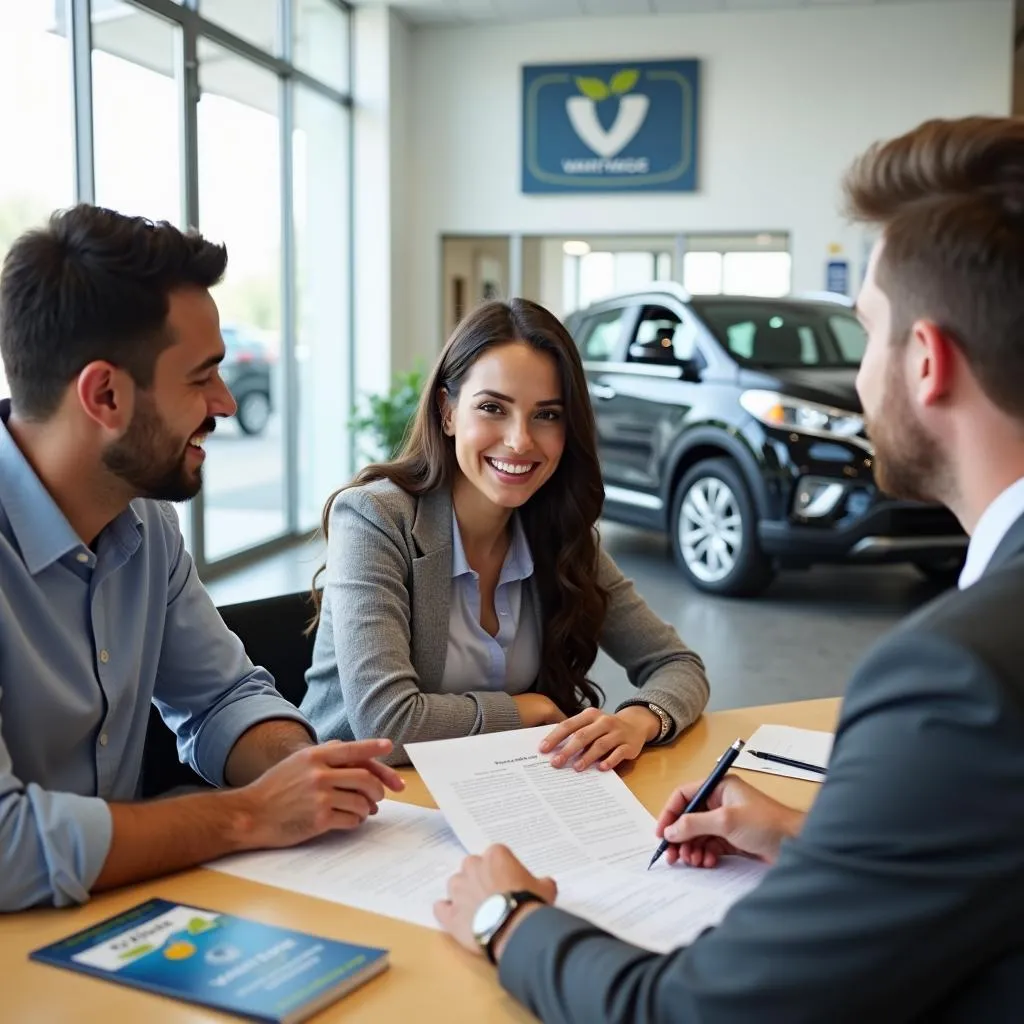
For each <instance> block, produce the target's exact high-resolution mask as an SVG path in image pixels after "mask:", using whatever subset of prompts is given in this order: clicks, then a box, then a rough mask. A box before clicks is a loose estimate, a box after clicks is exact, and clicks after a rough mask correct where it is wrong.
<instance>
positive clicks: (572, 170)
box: [523, 60, 700, 192]
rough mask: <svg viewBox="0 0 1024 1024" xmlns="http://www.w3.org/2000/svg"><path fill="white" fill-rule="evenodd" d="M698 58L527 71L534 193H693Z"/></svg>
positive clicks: (528, 172) (526, 138)
mask: <svg viewBox="0 0 1024 1024" xmlns="http://www.w3.org/2000/svg"><path fill="white" fill-rule="evenodd" d="M699 85H700V65H699V63H698V61H695V60H662V61H624V62H622V63H619V64H557V65H551V64H547V65H543V66H536V65H535V66H531V67H524V68H523V191H524V192H692V191H694V189H696V187H697V107H698V98H699Z"/></svg>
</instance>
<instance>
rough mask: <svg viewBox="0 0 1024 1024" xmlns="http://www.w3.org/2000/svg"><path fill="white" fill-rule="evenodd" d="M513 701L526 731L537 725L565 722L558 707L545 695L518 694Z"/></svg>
mask: <svg viewBox="0 0 1024 1024" xmlns="http://www.w3.org/2000/svg"><path fill="white" fill-rule="evenodd" d="M512 699H513V700H514V701H515V702H516V710H517V711H518V712H519V718H520V719H521V720H522V723H523V728H524V729H530V728H532V727H533V726H536V725H554V724H555V723H556V722H562V721H564V720H565V715H564V714H563V713H562V711H561V709H560V708H559V707H558V705H557V704H556V703H555V702H554V701H553V700H552V699H551V698H550V697H545V696H544V694H543V693H518V694H516V695H515V696H514V697H513V698H512Z"/></svg>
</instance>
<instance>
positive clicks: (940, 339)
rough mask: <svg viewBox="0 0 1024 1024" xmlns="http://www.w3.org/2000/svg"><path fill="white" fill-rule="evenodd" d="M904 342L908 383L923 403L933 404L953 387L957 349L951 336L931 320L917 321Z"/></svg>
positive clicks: (957, 358)
mask: <svg viewBox="0 0 1024 1024" xmlns="http://www.w3.org/2000/svg"><path fill="white" fill-rule="evenodd" d="M907 344H908V351H907V352H906V353H905V355H906V358H907V361H908V366H907V373H908V375H909V376H908V380H909V382H910V385H911V387H912V388H913V389H914V391H915V393H916V394H917V397H918V400H919V401H920V402H921V404H922V405H925V406H929V405H934V404H935V403H936V402H939V401H941V400H942V399H943V398H946V397H947V396H948V395H949V393H950V392H951V391H952V390H953V383H954V378H955V375H956V366H957V361H958V360H959V359H960V352H959V350H958V349H957V346H956V343H955V342H954V341H953V339H952V338H951V337H950V336H949V335H948V334H947V333H946V332H945V331H943V330H942V328H941V327H939V325H938V324H936V323H935V322H934V321H932V320H918V321H916V322H915V323H914V325H913V327H911V329H910V339H909V341H908V343H907Z"/></svg>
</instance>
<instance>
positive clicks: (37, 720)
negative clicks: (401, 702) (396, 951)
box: [0, 205, 402, 911]
mask: <svg viewBox="0 0 1024 1024" xmlns="http://www.w3.org/2000/svg"><path fill="white" fill-rule="evenodd" d="M226 263H227V253H226V250H225V249H224V247H223V246H217V245H213V244H211V243H210V242H207V241H205V240H204V239H203V238H202V237H201V236H199V235H197V234H192V233H190V234H183V233H182V232H180V231H178V230H177V229H176V228H174V227H172V226H170V225H168V224H158V225H154V224H152V223H150V222H148V221H146V220H143V219H141V218H129V217H124V216H121V215H119V214H117V213H113V212H111V211H108V210H101V209H98V208H96V207H91V206H85V205H83V206H78V207H75V208H73V209H71V210H68V211H66V212H64V213H61V214H57V215H55V216H54V217H53V218H52V219H51V221H50V223H49V225H48V226H47V227H45V228H43V229H41V230H38V231H32V232H29V233H27V234H25V235H23V236H22V237H21V238H20V239H18V240H17V241H16V242H15V243H14V245H13V246H12V248H11V250H10V251H9V253H8V255H7V257H6V259H5V261H4V266H3V270H2V273H0V328H2V329H0V352H2V355H3V362H4V368H5V370H6V374H7V379H8V383H9V385H10V389H11V400H10V403H8V402H3V403H0V910H3V911H10V910H18V909H21V908H24V907H29V906H33V905H36V904H40V903H53V904H56V905H57V906H64V905H68V904H71V903H75V902H81V901H84V900H86V899H87V898H88V896H89V893H90V892H91V891H96V890H99V889H106V888H110V887H112V886H117V885H122V884H125V883H128V882H134V881H138V880H142V879H146V878H151V877H154V876H157V875H161V874H164V873H168V872H172V871H177V870H180V869H183V868H186V867H190V866H192V865H195V864H198V863H202V862H204V861H207V860H210V859H213V858H216V857H219V856H221V855H224V854H227V853H231V852H233V851H237V850H246V849H254V848H261V847H281V846H290V845H292V844H295V843H299V842H302V841H303V840H306V839H309V838H311V837H313V836H315V835H318V834H321V833H323V832H327V831H330V830H333V829H350V828H354V827H356V826H358V825H359V824H360V823H361V822H362V821H363V820H365V818H366V817H367V816H368V815H369V814H372V813H374V812H375V811H376V806H377V803H378V802H379V801H380V800H381V799H383V797H384V791H385V787H387V788H390V789H392V790H397V789H399V788H401V785H402V782H401V779H400V778H399V777H398V776H397V775H396V774H395V773H394V772H393V771H392V770H391V769H389V768H387V767H385V766H384V765H382V764H380V763H379V762H378V761H376V760H375V758H376V757H377V756H379V755H382V754H386V753H387V752H388V751H389V750H390V749H391V744H390V743H388V742H386V741H378V740H369V741H366V742H361V743H339V742H332V743H325V744H320V745H318V744H317V743H316V737H315V735H314V734H313V732H312V730H311V728H310V727H309V725H308V724H307V723H306V722H305V720H304V719H303V718H302V716H301V715H300V714H299V712H298V711H297V710H296V708H294V707H293V706H292V705H291V704H289V703H288V702H287V701H286V700H284V699H283V698H282V697H281V696H280V695H279V694H278V693H277V691H276V689H275V688H274V683H273V679H272V678H271V677H270V675H269V674H268V673H267V672H266V671H265V670H264V669H261V668H256V667H254V666H253V665H252V663H251V662H250V661H249V659H248V658H247V657H246V655H245V651H244V650H243V649H242V645H241V642H240V641H239V640H238V638H237V637H236V636H234V634H232V633H231V632H230V631H229V630H228V629H227V628H226V627H225V625H224V623H223V621H222V620H221V618H220V616H219V615H218V613H217V610H216V608H215V607H214V605H213V603H212V602H211V600H210V598H209V596H208V595H207V593H206V591H205V590H204V589H203V586H202V584H201V583H200V582H199V579H198V577H197V575H196V570H195V567H194V565H193V563H192V559H191V558H190V557H189V554H188V552H187V551H186V550H185V548H184V544H183V542H182V538H181V534H180V532H179V529H178V520H177V516H176V514H175V512H174V510H173V509H172V508H171V507H170V506H169V505H168V504H166V502H168V501H184V500H187V499H189V498H191V497H193V496H194V495H195V494H196V493H197V492H198V490H199V488H200V485H201V483H202V464H203V458H204V453H203V442H204V440H205V438H206V436H207V435H208V434H209V433H210V432H211V431H212V430H213V429H214V426H215V419H216V418H217V417H220V416H230V415H231V414H232V413H233V412H234V411H235V403H234V400H233V399H232V397H231V395H230V393H229V392H228V390H227V388H226V387H225V385H224V382H223V381H222V380H221V378H220V375H219V373H218V364H219V363H220V361H221V360H222V359H223V357H224V343H223V341H222V339H221V335H220V325H219V319H218V313H217V306H216V304H215V302H214V300H213V298H212V297H211V295H210V291H209V289H210V288H211V287H212V286H213V285H215V284H216V283H217V282H218V281H219V280H220V278H221V276H222V275H223V273H224V268H225V265H226ZM151 702H153V703H155V704H156V706H157V707H158V709H159V710H160V713H161V714H162V716H163V718H164V720H165V722H166V723H167V724H168V726H170V727H171V728H172V729H173V730H174V731H175V733H176V734H177V739H178V750H179V753H180V755H181V757H182V759H183V760H185V761H187V762H188V763H189V764H191V766H192V767H193V768H194V769H195V770H196V771H197V772H198V773H199V774H200V775H201V776H203V777H204V778H205V779H206V780H207V781H208V782H210V783H212V784H213V785H215V786H218V787H228V788H226V789H224V790H222V791H213V792H203V793H196V794H190V795H185V796H179V797H173V798H169V799H164V800H159V801H154V802H146V803H143V802H136V796H137V794H138V791H139V776H140V770H141V765H142V752H143V745H144V742H145V735H146V724H147V719H148V713H149V707H150V703H151Z"/></svg>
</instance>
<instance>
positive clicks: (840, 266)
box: [825, 260, 850, 295]
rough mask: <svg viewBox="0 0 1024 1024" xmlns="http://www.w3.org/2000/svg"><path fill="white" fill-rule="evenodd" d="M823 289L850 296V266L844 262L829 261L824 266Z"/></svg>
mask: <svg viewBox="0 0 1024 1024" xmlns="http://www.w3.org/2000/svg"><path fill="white" fill-rule="evenodd" d="M825 288H826V290H828V291H830V292H836V293H837V294H839V295H849V294H850V264H849V263H848V262H847V261H846V260H829V261H828V263H827V264H826V265H825Z"/></svg>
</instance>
